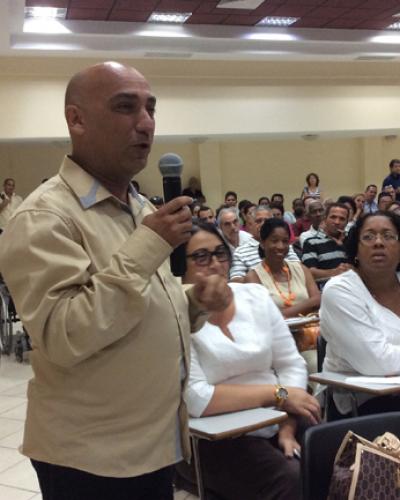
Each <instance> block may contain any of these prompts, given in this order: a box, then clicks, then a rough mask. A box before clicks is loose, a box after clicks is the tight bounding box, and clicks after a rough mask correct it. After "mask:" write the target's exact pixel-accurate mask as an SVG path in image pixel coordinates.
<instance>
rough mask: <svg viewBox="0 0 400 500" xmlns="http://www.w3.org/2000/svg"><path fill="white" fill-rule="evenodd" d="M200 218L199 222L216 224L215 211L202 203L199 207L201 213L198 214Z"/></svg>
mask: <svg viewBox="0 0 400 500" xmlns="http://www.w3.org/2000/svg"><path fill="white" fill-rule="evenodd" d="M197 215H198V218H199V222H207V223H209V224H214V225H215V222H216V220H215V215H214V211H213V210H212V209H211V208H210V207H207V206H206V205H202V206H201V207H200V209H199V213H198V214H197Z"/></svg>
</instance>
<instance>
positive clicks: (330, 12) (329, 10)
mask: <svg viewBox="0 0 400 500" xmlns="http://www.w3.org/2000/svg"><path fill="white" fill-rule="evenodd" d="M348 10H349V9H344V8H339V7H337V8H335V7H324V6H322V7H317V8H316V9H314V10H312V11H311V12H310V16H312V17H321V18H323V19H326V21H327V22H328V21H330V20H331V19H332V20H333V19H336V18H337V17H340V16H342V15H343V14H344V13H345V12H347V11H348Z"/></svg>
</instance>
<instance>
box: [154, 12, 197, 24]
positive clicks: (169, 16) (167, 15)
mask: <svg viewBox="0 0 400 500" xmlns="http://www.w3.org/2000/svg"><path fill="white" fill-rule="evenodd" d="M191 15H192V13H191V12H153V13H152V14H151V16H150V17H149V19H148V20H147V22H149V23H174V24H183V23H184V22H185V21H186V20H187V19H189V17H190V16H191Z"/></svg>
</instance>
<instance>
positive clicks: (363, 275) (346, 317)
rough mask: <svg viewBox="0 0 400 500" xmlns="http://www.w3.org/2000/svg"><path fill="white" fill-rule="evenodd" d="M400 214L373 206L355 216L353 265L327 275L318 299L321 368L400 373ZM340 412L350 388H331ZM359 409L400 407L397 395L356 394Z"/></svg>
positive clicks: (347, 409)
mask: <svg viewBox="0 0 400 500" xmlns="http://www.w3.org/2000/svg"><path fill="white" fill-rule="evenodd" d="M399 235H400V218H399V216H398V215H396V214H393V213H391V212H376V213H374V214H368V215H366V216H364V217H362V218H361V219H359V220H357V222H356V224H355V226H354V227H353V228H352V229H351V230H350V233H349V236H348V242H347V254H348V258H349V262H350V263H352V264H353V266H354V269H353V270H350V271H347V272H345V273H343V274H341V275H340V276H335V277H334V278H331V279H330V280H329V281H328V283H327V285H326V286H325V288H324V291H323V293H322V302H321V310H320V316H321V334H322V336H323V337H324V338H325V339H326V340H327V342H328V344H327V351H326V357H325V361H324V365H323V370H324V371H328V372H340V373H342V372H350V373H354V374H361V375H369V376H373V375H378V376H386V375H395V374H400V282H399V277H400V275H399V273H398V272H397V269H398V266H399V262H400V243H399ZM333 398H334V402H335V405H336V408H337V409H338V411H339V413H340V414H342V415H346V414H348V413H349V412H350V411H351V400H350V395H349V393H348V392H344V391H342V392H340V391H335V392H334V396H333ZM357 405H358V413H359V414H360V415H364V414H369V413H381V412H384V411H396V410H400V397H399V396H384V397H372V396H370V395H367V394H365V393H358V394H357Z"/></svg>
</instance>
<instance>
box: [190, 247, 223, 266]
mask: <svg viewBox="0 0 400 500" xmlns="http://www.w3.org/2000/svg"><path fill="white" fill-rule="evenodd" d="M214 255H215V257H216V259H217V261H218V262H226V261H227V260H229V251H228V250H227V249H226V248H225V247H224V245H220V246H219V247H217V248H216V249H215V250H214V251H213V252H210V251H208V250H206V249H201V250H197V251H196V252H193V253H192V254H190V255H187V256H186V257H187V258H190V259H193V260H194V261H195V263H196V264H197V265H198V266H208V265H210V262H211V259H212V258H213V256H214Z"/></svg>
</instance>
